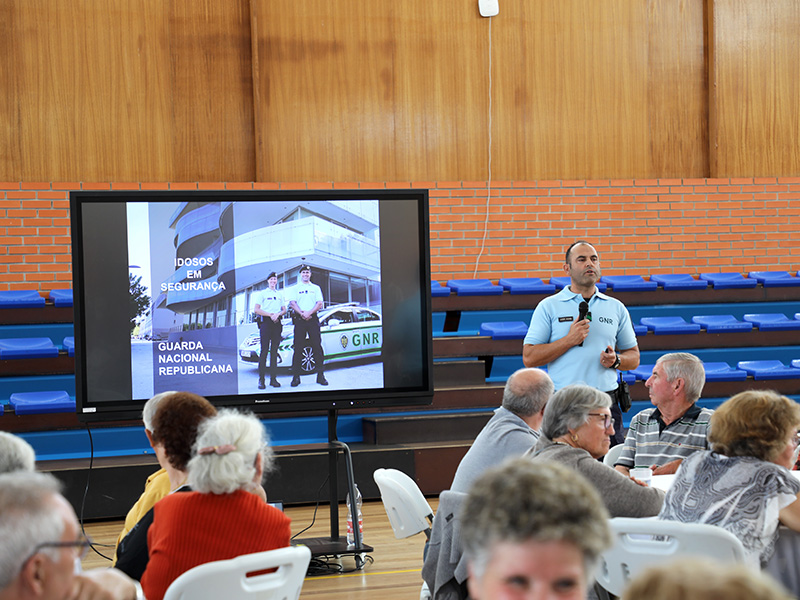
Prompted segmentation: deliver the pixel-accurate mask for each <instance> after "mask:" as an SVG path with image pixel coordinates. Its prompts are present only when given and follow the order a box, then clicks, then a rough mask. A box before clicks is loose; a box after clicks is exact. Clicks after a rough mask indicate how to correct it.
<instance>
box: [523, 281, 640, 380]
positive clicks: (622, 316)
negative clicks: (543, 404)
mask: <svg viewBox="0 0 800 600" xmlns="http://www.w3.org/2000/svg"><path fill="white" fill-rule="evenodd" d="M582 301H583V298H582V297H581V295H580V294H576V293H574V292H572V291H570V289H569V287H565V288H564V289H562V290H561V291H560V292H558V293H557V294H554V295H552V296H549V297H548V298H545V299H544V300H542V301H541V302H540V303H539V305H538V306H537V307H536V310H534V311H533V317H532V318H531V325H530V327H529V328H528V333H527V335H526V336H525V340H524V343H525V344H534V345H535V344H549V343H551V342H554V341H555V340H559V339H561V338H562V337H564V336H565V335H567V332H568V331H569V328H570V326H571V325H572V323H573V322H574V321H575V320H576V319H577V318H578V306H579V305H580V303H581V302H582ZM589 312H591V314H592V323H591V325H590V326H589V335H587V336H586V339H585V340H584V341H583V346H573V347H572V348H570V349H569V350H567V351H566V352H565V353H564V354H562V355H561V356H560V357H558V358H557V359H555V360H554V361H553V362H551V363H549V364H548V365H547V372H548V374H549V375H550V378H551V379H552V380H553V384H554V385H555V389H557V390H558V389H561V388H562V387H564V386H565V385H569V384H570V383H585V384H587V385H590V386H592V387H595V388H597V389H598V390H602V391H604V392H608V391H611V390H613V389H615V388H616V387H617V385H618V384H617V371H616V370H615V369H607V368H606V367H604V366H603V365H602V364H601V363H600V357H601V354H602V353H603V352H605V349H606V347H607V346H611V347H612V348H616V349H619V350H628V349H630V348H633V347H634V346H636V345H637V342H636V334H635V333H634V332H633V325H632V324H631V316H630V314H629V313H628V309H627V308H625V305H624V304H622V302H620V301H619V300H617V299H616V298H612V297H610V296H606V295H605V294H602V293H600V292H597V291H596V292H595V294H594V296H592V298H591V300H590V301H589Z"/></svg>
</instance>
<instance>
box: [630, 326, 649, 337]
mask: <svg viewBox="0 0 800 600" xmlns="http://www.w3.org/2000/svg"><path fill="white" fill-rule="evenodd" d="M633 333H635V334H636V335H637V336H640V335H647V325H639V324H638V323H637V324H635V325H634V326H633Z"/></svg>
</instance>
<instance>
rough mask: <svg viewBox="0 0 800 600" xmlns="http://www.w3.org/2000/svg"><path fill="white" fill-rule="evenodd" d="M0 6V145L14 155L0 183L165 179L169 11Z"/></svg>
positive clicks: (139, 3)
mask: <svg viewBox="0 0 800 600" xmlns="http://www.w3.org/2000/svg"><path fill="white" fill-rule="evenodd" d="M4 4H5V6H6V11H7V15H5V16H7V17H8V19H7V20H4V22H3V24H2V25H0V27H2V29H3V31H2V34H3V35H2V36H1V37H3V38H5V39H6V40H7V43H8V45H9V48H8V52H7V53H6V54H4V57H3V58H0V60H3V61H4V62H6V61H7V62H6V66H5V69H7V71H8V75H9V78H8V79H7V80H5V82H7V84H8V85H9V88H10V91H11V94H10V96H11V98H10V99H9V104H10V106H3V113H2V116H1V117H0V118H2V120H3V122H4V123H5V125H6V126H5V127H4V128H3V130H2V135H3V138H4V139H2V140H0V145H4V146H5V145H6V144H9V147H11V148H13V150H12V153H11V156H10V161H7V162H6V161H4V162H3V164H2V165H0V167H2V169H3V176H4V177H6V178H11V179H14V180H17V179H18V180H29V181H31V180H32V181H40V180H62V181H75V180H88V179H96V180H99V181H104V180H109V179H111V178H116V179H118V180H131V181H133V180H138V179H139V177H140V176H141V175H142V174H147V176H148V177H150V178H153V179H165V180H166V179H169V177H170V174H171V173H172V156H171V144H172V135H171V134H172V131H171V127H170V125H171V119H170V115H171V110H172V107H171V102H170V94H169V76H170V72H169V63H168V62H167V61H166V60H165V58H166V57H167V55H168V54H167V52H168V48H167V41H168V40H167V32H168V19H167V16H168V13H167V11H166V10H153V7H154V6H155V5H159V6H160V4H159V3H154V2H148V1H147V0H109V1H104V2H103V3H102V6H101V5H100V3H98V2H94V1H91V0H83V1H75V2H53V1H52V0H15V1H13V2H6V3H4ZM164 6H166V5H164ZM4 85H6V83H4Z"/></svg>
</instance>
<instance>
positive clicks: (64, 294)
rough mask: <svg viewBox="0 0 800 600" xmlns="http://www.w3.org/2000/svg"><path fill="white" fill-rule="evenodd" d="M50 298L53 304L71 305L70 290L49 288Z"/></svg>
mask: <svg viewBox="0 0 800 600" xmlns="http://www.w3.org/2000/svg"><path fill="white" fill-rule="evenodd" d="M50 300H52V301H53V304H54V305H55V306H72V290H71V289H67V290H50Z"/></svg>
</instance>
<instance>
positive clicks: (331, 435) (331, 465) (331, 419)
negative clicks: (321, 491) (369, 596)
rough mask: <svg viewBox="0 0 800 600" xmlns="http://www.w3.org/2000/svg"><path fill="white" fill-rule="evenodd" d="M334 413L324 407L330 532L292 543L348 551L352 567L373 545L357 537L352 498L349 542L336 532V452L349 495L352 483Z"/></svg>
mask: <svg viewBox="0 0 800 600" xmlns="http://www.w3.org/2000/svg"><path fill="white" fill-rule="evenodd" d="M337 420H338V413H337V412H336V409H330V410H328V444H327V450H328V475H329V478H328V480H329V482H330V486H329V487H330V502H331V535H330V537H329V538H306V539H298V540H295V543H300V544H305V545H306V546H308V548H309V549H310V550H311V554H312V556H319V555H328V554H352V555H353V556H354V558H355V561H356V568H358V569H360V568H361V567H363V566H364V559H363V558H362V554H365V553H367V552H372V551H373V550H374V548H372V546H368V545H367V544H365V543H364V540H362V539H361V530H360V529H359V527H358V507H357V506H356V503H355V502H350V517H351V519H352V520H353V545H352V546H350V547H348V545H347V539H346V537H342V536H341V535H340V532H339V453H340V452H341V453H342V454H343V455H344V464H345V469H346V472H345V474H346V476H347V493H348V494H350V498H355V497H356V493H355V492H356V484H355V478H354V477H353V457H352V455H351V453H350V447H349V446H348V445H347V444H345V443H344V442H341V441H339V439H338V435H337V433H336V423H337Z"/></svg>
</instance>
